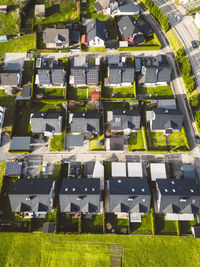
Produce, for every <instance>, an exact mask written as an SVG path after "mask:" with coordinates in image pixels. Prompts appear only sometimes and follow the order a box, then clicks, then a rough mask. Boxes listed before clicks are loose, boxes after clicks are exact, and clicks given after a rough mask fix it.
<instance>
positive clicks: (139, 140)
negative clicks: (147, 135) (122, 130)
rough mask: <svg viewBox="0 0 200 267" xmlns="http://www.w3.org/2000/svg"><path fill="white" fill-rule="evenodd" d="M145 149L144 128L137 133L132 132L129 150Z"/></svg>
mask: <svg viewBox="0 0 200 267" xmlns="http://www.w3.org/2000/svg"><path fill="white" fill-rule="evenodd" d="M140 150H144V142H143V135H142V130H141V129H140V130H139V131H138V132H137V133H131V134H130V136H129V139H128V151H140Z"/></svg>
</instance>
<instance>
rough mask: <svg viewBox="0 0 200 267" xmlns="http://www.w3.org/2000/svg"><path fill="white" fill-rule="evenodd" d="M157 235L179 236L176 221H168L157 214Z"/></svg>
mask: <svg viewBox="0 0 200 267" xmlns="http://www.w3.org/2000/svg"><path fill="white" fill-rule="evenodd" d="M155 225H156V233H157V234H161V235H177V228H176V221H167V220H165V217H164V216H163V215H160V214H155Z"/></svg>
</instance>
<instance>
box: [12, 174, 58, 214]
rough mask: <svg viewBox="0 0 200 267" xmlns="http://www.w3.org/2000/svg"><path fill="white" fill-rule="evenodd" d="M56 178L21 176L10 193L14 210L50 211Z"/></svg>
mask: <svg viewBox="0 0 200 267" xmlns="http://www.w3.org/2000/svg"><path fill="white" fill-rule="evenodd" d="M54 183H55V181H54V179H52V178H51V179H48V178H45V179H43V178H37V179H26V178H20V179H18V180H17V181H16V183H15V184H14V186H13V188H12V189H11V191H10V193H9V199H10V204H11V208H12V212H24V211H31V212H48V211H50V210H51V203H50V199H51V198H52V196H54V194H53V195H52V192H54Z"/></svg>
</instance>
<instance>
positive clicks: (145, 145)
mask: <svg viewBox="0 0 200 267" xmlns="http://www.w3.org/2000/svg"><path fill="white" fill-rule="evenodd" d="M142 136H143V141H144V149H145V150H146V151H148V143H147V135H146V131H145V127H144V126H142Z"/></svg>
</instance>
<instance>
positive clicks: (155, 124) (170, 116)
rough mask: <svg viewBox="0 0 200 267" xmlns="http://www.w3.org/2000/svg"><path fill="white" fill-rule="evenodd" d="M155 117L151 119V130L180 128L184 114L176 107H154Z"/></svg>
mask: <svg viewBox="0 0 200 267" xmlns="http://www.w3.org/2000/svg"><path fill="white" fill-rule="evenodd" d="M154 114H155V119H154V120H152V130H167V129H173V130H181V128H182V126H183V120H184V115H183V114H182V113H181V112H180V111H178V110H176V109H169V110H166V109H154Z"/></svg>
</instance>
